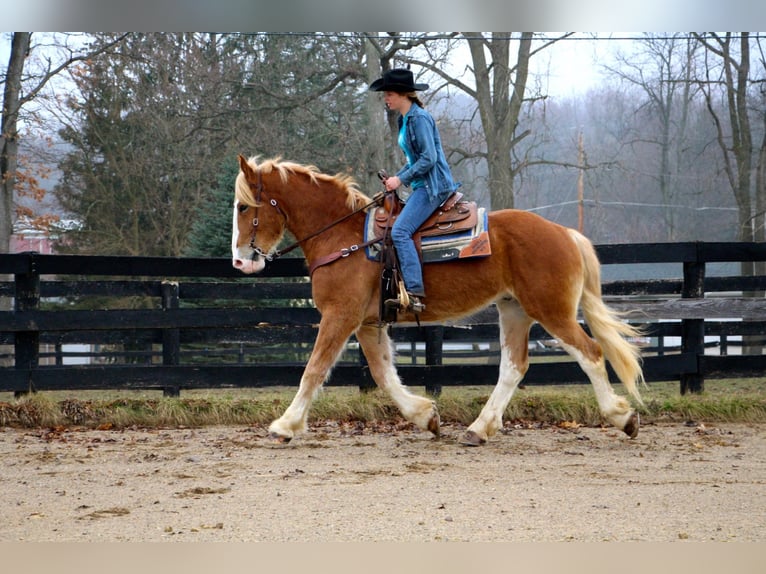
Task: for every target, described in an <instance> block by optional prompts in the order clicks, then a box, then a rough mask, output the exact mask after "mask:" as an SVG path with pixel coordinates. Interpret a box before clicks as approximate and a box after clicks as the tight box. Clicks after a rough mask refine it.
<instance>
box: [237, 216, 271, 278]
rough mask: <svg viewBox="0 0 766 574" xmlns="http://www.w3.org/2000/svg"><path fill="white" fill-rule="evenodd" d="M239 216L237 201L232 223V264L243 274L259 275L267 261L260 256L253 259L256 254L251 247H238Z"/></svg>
mask: <svg viewBox="0 0 766 574" xmlns="http://www.w3.org/2000/svg"><path fill="white" fill-rule="evenodd" d="M238 215H239V202H238V201H235V202H234V210H233V215H232V221H231V264H232V265H233V266H234V268H235V269H239V270H240V271H242V273H248V274H250V273H258V272H259V271H261V270H262V269H263V268H264V267H265V266H266V261H265V260H264V259H263V257H261V256H260V255H258V256H257V257H255V258H253V256H254V255H255V252H254V251H253V249H252V248H251V247H250V246H249V245H243V246H242V247H238V246H237V243H239V227H238V226H237V220H238Z"/></svg>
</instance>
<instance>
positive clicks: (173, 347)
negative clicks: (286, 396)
mask: <svg viewBox="0 0 766 574" xmlns="http://www.w3.org/2000/svg"><path fill="white" fill-rule="evenodd" d="M597 249H598V252H599V257H600V258H601V261H602V264H603V265H604V275H605V276H609V275H614V274H610V273H608V270H609V267H610V266H612V265H615V266H619V268H620V269H623V270H625V269H627V270H628V275H630V274H631V273H630V270H631V269H632V268H635V267H642V266H643V267H645V266H646V265H647V264H673V265H671V266H670V267H671V269H670V272H669V274H668V273H667V272H664V273H666V276H667V278H662V277H659V275H658V274H656V273H653V272H651V271H650V274H649V277H643V278H641V277H639V278H631V279H619V280H606V281H605V283H604V295H605V298H606V299H607V301H608V303H609V304H610V305H611V306H613V307H615V308H617V309H619V310H621V311H624V312H626V313H628V315H627V317H628V319H629V320H630V321H631V322H636V323H639V324H641V325H642V327H643V328H644V329H645V333H646V339H645V340H643V341H642V342H643V344H644V349H643V354H644V373H645V376H646V379H647V380H648V381H661V380H662V381H666V380H678V381H680V385H681V392H682V393H683V392H687V391H700V390H702V388H703V385H704V381H705V379H715V378H722V377H727V378H729V377H752V376H760V375H761V374H762V373H764V372H765V371H766V356H764V355H763V354H762V351H761V347H760V346H759V345H758V340H757V339H758V338H759V337H761V336H763V335H764V333H766V299H764V298H763V292H764V291H766V276H762V275H756V276H742V275H741V274H740V273H739V265H736V263H740V262H752V261H766V244H763V243H680V244H630V245H628V244H626V245H603V246H598V247H597ZM721 262H725V263H726V262H727V263H734V264H735V265H730V266H729V267H730V268H733V269H734V271H733V272H731V273H730V274H728V275H724V276H710V277H708V276H706V275H707V269H708V266H709V265H710V264H713V263H721ZM3 275H5V276H8V277H12V279H13V280H12V281H0V303H2V302H4V303H5V307H4V308H3V307H0V391H5V392H15V393H24V392H29V391H37V390H64V389H66V390H71V389H135V388H142V389H145V388H149V389H162V390H163V391H164V392H165V393H166V394H171V395H172V394H178V393H179V392H180V390H182V389H194V388H226V387H265V386H274V385H295V384H297V382H298V381H299V379H300V375H301V372H302V370H303V364H304V363H305V360H306V358H307V357H308V354H309V353H310V351H311V344H312V342H313V340H314V337H315V335H316V325H317V323H318V321H319V314H318V312H317V311H316V309H314V308H313V307H312V306H311V301H310V298H311V286H310V284H309V282H308V278H307V277H306V268H305V263H304V261H303V260H302V259H287V258H286V259H281V260H277V261H274V262H272V263H271V264H269V265H268V266H267V269H266V271H265V272H264V273H262V274H261V275H258V276H250V277H245V276H243V275H242V274H240V273H239V272H238V271H236V270H234V269H232V267H231V264H230V261H229V260H228V259H190V258H162V257H101V256H69V255H40V254H36V253H22V254H12V255H0V277H2V276H3ZM392 335H393V337H394V340H395V341H396V342H397V346H398V348H399V364H398V368H399V371H400V374H401V375H402V378H403V380H404V382H405V383H406V384H408V385H415V386H417V385H420V386H425V387H426V388H427V389H428V390H429V391H431V392H438V391H439V390H440V389H441V387H442V385H476V384H487V385H492V384H494V383H495V381H496V379H497V362H498V353H497V346H496V342H497V339H498V328H497V325H496V313H495V311H494V310H493V309H488V310H487V311H485V312H482V313H480V314H478V315H476V316H474V317H471V318H469V319H467V320H465V321H462V322H460V323H457V324H449V325H446V326H424V327H414V326H406V327H405V326H398V325H395V326H394V327H393V329H392ZM672 340H676V341H678V343H677V344H670V343H669V342H670V341H672ZM711 340H712V342H711ZM743 341H744V342H745V343H746V344H743ZM530 343H531V349H532V354H533V361H532V365H531V367H530V370H529V372H528V374H527V377H526V379H525V381H526V383H528V384H554V383H555V384H561V383H583V382H587V379H586V377H585V375H584V374H583V373H582V371H581V370H580V369H579V367H578V366H577V364H576V363H574V362H572V361H569V360H565V357H564V356H563V353H561V351H560V350H558V349H557V347H556V345H555V341H551V340H550V337H549V336H548V335H547V334H546V333H545V332H544V330H542V329H541V328H540V327H539V326H535V327H533V330H532V333H531V337H530ZM73 349H75V350H73ZM538 355H539V357H538ZM558 355H562V356H561V357H560V358H559V357H558ZM73 362H76V363H79V364H71V363H73ZM328 384H330V385H359V386H360V387H362V388H365V387H368V386H371V385H372V384H373V383H372V381H371V380H370V377H369V375H368V373H367V369H366V367H365V364H364V359H363V357H362V355H361V353H360V352H359V350H358V349H357V348H356V346H355V343H354V341H353V339H352V341H351V342H350V344H349V346H348V350H347V352H346V353H345V354H344V356H343V357H342V359H341V361H340V363H339V364H338V365H337V366H336V368H335V369H334V370H333V372H332V375H331V377H330V379H329V381H328Z"/></svg>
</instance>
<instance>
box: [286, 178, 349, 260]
mask: <svg viewBox="0 0 766 574" xmlns="http://www.w3.org/2000/svg"><path fill="white" fill-rule="evenodd" d="M319 185H320V186H325V185H328V186H329V185H331V184H329V183H325V182H320V184H319ZM289 194H290V197H295V198H300V200H301V201H300V202H291V203H290V206H291V209H290V215H289V217H288V220H287V228H288V230H289V231H290V233H291V234H292V235H293V236H294V237H295V239H296V240H297V241H303V240H304V239H307V238H308V240H307V241H306V243H305V244H302V247H303V252H304V254H305V255H306V257H311V255H313V253H311V251H312V249H319V250H320V251H321V250H322V249H326V248H324V245H325V244H335V243H342V242H343V241H351V240H352V239H351V236H352V235H353V234H354V228H355V227H359V233H361V227H362V225H361V224H359V225H356V226H355V225H354V223H353V222H356V218H353V217H352V218H350V219H346V220H345V221H340V220H342V219H343V218H344V217H346V216H347V215H349V214H350V213H351V212H352V209H351V208H349V207H348V206H347V202H346V199H347V196H346V193H345V192H344V191H343V190H339V189H332V190H325V189H319V188H318V187H317V186H316V185H314V184H309V185H307V186H305V188H304V187H303V186H296V187H295V188H294V189H291V190H289ZM299 203H300V204H299ZM336 222H338V223H337V224H336ZM320 231H321V233H319V232H320ZM317 233H319V234H318V235H315V234H317ZM340 247H345V245H337V247H336V248H340ZM317 255H322V253H318V254H317Z"/></svg>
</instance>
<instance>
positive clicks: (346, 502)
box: [0, 423, 766, 542]
mask: <svg viewBox="0 0 766 574" xmlns="http://www.w3.org/2000/svg"><path fill="white" fill-rule="evenodd" d="M462 430H463V429H462V428H458V427H455V426H445V427H444V429H443V431H444V435H443V437H442V438H441V439H439V440H435V439H433V438H432V437H431V435H430V434H429V433H425V432H421V431H417V430H414V429H412V428H411V427H409V426H406V427H397V426H394V425H389V426H386V425H383V426H380V425H378V426H377V427H376V428H375V429H370V428H365V427H364V426H362V425H359V424H356V425H355V424H353V423H349V424H337V423H324V424H321V425H316V426H313V427H312V428H311V430H310V431H309V432H308V433H306V434H304V435H302V436H300V437H298V438H296V439H295V440H294V441H293V442H292V443H291V444H290V445H287V446H275V445H273V444H271V443H270V442H269V441H268V440H267V438H266V431H265V430H264V429H262V428H253V427H208V428H202V429H153V430H146V429H131V430H121V431H96V430H83V429H33V430H30V429H12V428H0V457H2V463H1V464H0V484H2V490H1V491H0V492H1V494H0V499H1V500H2V509H3V510H2V520H0V541H22V540H23V541H145V542H149V541H187V542H188V541H270V542H283V541H291V540H296V541H311V542H328V541H356V542H358V541H413V542H422V541H434V540H444V541H569V540H571V541H679V540H681V541H684V540H688V541H750V542H764V541H766V488H765V487H764V485H765V484H766V425H747V424H720V425H701V424H683V423H675V424H666V423H663V424H655V425H648V426H644V427H642V429H641V433H640V434H639V436H638V438H636V439H635V440H630V439H628V438H627V437H626V436H625V435H623V434H622V433H620V432H618V431H616V430H614V429H611V428H606V429H600V428H561V427H551V426H546V427H542V428H515V427H507V428H506V429H504V431H503V432H502V433H501V434H498V435H497V436H496V437H494V438H492V439H491V440H490V442H489V443H488V444H487V445H485V446H483V447H480V448H467V447H463V446H460V445H459V444H458V443H457V440H456V439H457V437H458V435H459V433H460V432H461V431H462Z"/></svg>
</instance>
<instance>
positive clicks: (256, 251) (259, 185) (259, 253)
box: [250, 170, 299, 261]
mask: <svg viewBox="0 0 766 574" xmlns="http://www.w3.org/2000/svg"><path fill="white" fill-rule="evenodd" d="M262 195H264V192H263V176H262V175H261V170H258V181H257V182H256V184H255V205H254V206H253V208H254V209H255V217H253V225H252V231H251V232H250V249H252V250H253V255H252V256H251V259H252V260H255V258H256V257H263V258H264V259H265V260H266V261H273V260H274V259H275V258H276V257H281V256H282V255H284V254H285V253H288V252H290V251H292V250H293V249H295V248H296V247H298V245H299V243H298V242H296V243H293V244H292V245H290V246H289V247H288V248H287V249H284V250H282V251H279V250H276V251H274V252H272V253H267V252H265V251H264V250H263V249H261V248H260V247H258V246H257V245H256V244H255V234H256V232H257V231H258V225H259V224H260V220H259V218H258V210H259V209H260V206H261V196H262ZM268 201H269V205H271V206H272V207H273V208H274V209H276V210H277V213H279V215H281V216H282V217H283V218H284V219H285V224H286V223H287V221H288V219H287V215H286V214H285V212H284V211H282V208H281V207H279V204H278V203H277V200H276V199H269V200H268Z"/></svg>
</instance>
